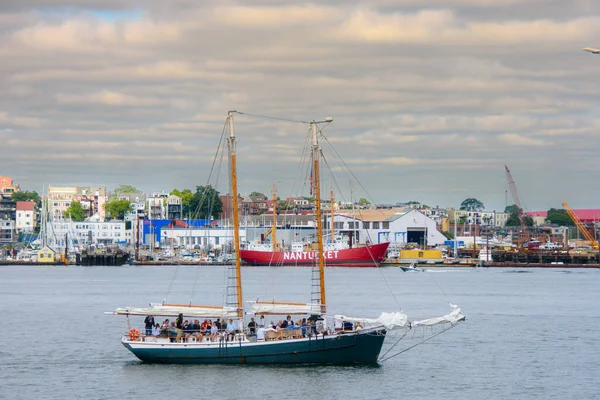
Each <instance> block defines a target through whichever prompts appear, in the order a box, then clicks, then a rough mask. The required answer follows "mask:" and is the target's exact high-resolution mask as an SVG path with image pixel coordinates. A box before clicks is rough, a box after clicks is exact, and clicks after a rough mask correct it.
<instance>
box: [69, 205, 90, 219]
mask: <svg viewBox="0 0 600 400" xmlns="http://www.w3.org/2000/svg"><path fill="white" fill-rule="evenodd" d="M64 216H65V217H66V218H71V219H72V220H73V221H83V220H84V219H85V217H86V216H87V213H86V212H85V210H84V209H83V207H81V203H80V202H78V201H72V202H71V205H70V206H69V208H67V209H66V210H65V213H64Z"/></svg>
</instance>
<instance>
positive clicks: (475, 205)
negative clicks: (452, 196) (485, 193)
mask: <svg viewBox="0 0 600 400" xmlns="http://www.w3.org/2000/svg"><path fill="white" fill-rule="evenodd" d="M460 209H461V210H466V211H481V210H483V209H484V206H483V203H482V202H481V201H479V200H477V199H474V198H472V197H469V198H468V199H465V200H463V202H462V203H460Z"/></svg>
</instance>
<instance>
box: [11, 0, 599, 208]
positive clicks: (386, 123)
mask: <svg viewBox="0 0 600 400" xmlns="http://www.w3.org/2000/svg"><path fill="white" fill-rule="evenodd" d="M586 46H590V47H598V48H600V2H599V1H597V0H572V1H564V0H429V1H423V0H369V1H352V0H350V1H349V0H343V1H342V0H330V1H322V2H318V1H315V2H311V3H307V2H295V1H284V2H282V1H275V0H263V1H246V2H243V1H227V0H225V1H218V2H217V1H214V2H210V1H193V0H170V1H164V0H146V1H134V0H2V1H1V2H0V59H1V60H2V61H1V62H0V99H1V100H0V175H9V176H12V177H13V178H14V179H15V180H16V181H17V182H18V183H20V184H21V186H22V188H23V189H29V190H38V191H41V189H42V186H43V185H57V186H60V185H81V186H87V185H102V186H106V187H107V188H109V189H112V188H114V187H115V186H117V185H119V184H131V185H134V186H136V187H138V188H140V189H142V190H145V191H154V190H171V189H173V188H175V187H177V188H179V189H183V188H186V187H189V188H192V187H194V186H195V185H196V184H204V183H205V182H206V180H207V175H208V169H209V167H210V164H211V162H212V158H213V154H214V151H215V148H216V146H217V144H218V140H219V137H220V134H221V131H222V129H223V124H224V120H225V117H226V115H227V111H228V110H239V111H242V112H246V113H250V114H260V115H268V116H275V117H282V118H288V119H294V120H311V119H319V118H324V117H328V116H331V117H334V118H335V121H334V122H333V123H332V124H331V125H330V126H328V127H327V129H326V130H324V133H325V134H326V136H327V138H328V139H329V141H330V142H331V143H332V144H333V146H334V147H335V149H336V151H337V152H338V153H339V154H340V155H341V156H342V158H343V159H344V161H345V163H346V164H347V165H348V166H349V167H350V168H351V170H352V171H353V172H354V174H355V176H356V177H357V178H358V180H359V181H360V183H354V184H353V186H354V188H355V189H356V191H355V196H356V197H365V196H366V195H367V194H364V193H361V189H360V186H361V185H362V186H364V188H365V189H366V190H367V191H368V195H369V196H370V197H371V198H373V199H374V200H375V201H377V202H382V203H392V202H396V201H407V200H420V201H422V202H425V203H427V204H429V205H432V206H435V205H440V206H458V205H459V204H460V202H461V201H462V200H464V199H465V198H467V197H475V198H477V199H479V200H481V201H483V202H484V203H485V205H486V208H488V209H490V210H491V209H503V208H504V206H505V202H506V190H507V188H508V185H507V183H506V177H505V172H504V164H507V165H508V166H509V168H510V169H511V171H512V173H513V177H514V179H515V181H516V184H517V187H518V189H519V191H520V195H521V198H522V200H523V203H524V205H525V208H526V210H531V211H533V210H546V209H548V208H550V207H560V203H561V202H562V201H568V202H569V203H570V205H571V206H572V207H575V208H594V207H600V203H599V201H598V198H600V189H599V185H598V178H599V176H600V174H599V172H600V163H599V161H598V157H597V152H598V151H599V145H600V140H599V138H598V131H599V128H600V75H599V72H600V55H599V56H597V55H594V54H590V53H586V52H583V51H582V48H583V47H586ZM235 125H236V132H237V137H238V139H239V147H238V157H239V161H238V162H239V168H240V184H239V188H240V191H241V192H242V193H249V192H251V191H253V190H258V191H262V192H265V193H268V192H269V190H270V187H271V185H272V184H273V182H277V185H278V186H279V188H280V191H281V195H282V196H283V195H286V194H298V193H292V192H293V191H294V190H296V189H294V187H296V186H297V185H296V183H297V182H296V181H297V177H298V175H299V174H298V165H299V161H300V159H301V151H302V148H303V145H304V138H305V133H306V130H307V126H306V125H301V124H294V123H287V122H283V121H278V120H266V119H261V118H256V117H252V116H247V115H240V116H236V122H235ZM324 147H325V150H327V146H325V145H324ZM330 160H331V163H332V165H333V164H335V160H334V158H331V159H330ZM334 169H336V168H334ZM327 179H328V178H327ZM327 179H326V181H327ZM336 179H337V182H338V185H339V186H340V187H341V188H342V190H343V191H345V192H346V193H345V194H344V196H345V198H346V199H347V198H348V197H349V194H348V191H347V190H348V187H349V186H350V183H349V181H350V178H349V177H348V176H347V175H338V176H337V178H336ZM295 185H296V186H295ZM328 185H329V183H328V182H325V186H326V187H328ZM225 191H226V190H225ZM508 203H509V204H511V203H512V200H511V199H510V193H509V194H508Z"/></svg>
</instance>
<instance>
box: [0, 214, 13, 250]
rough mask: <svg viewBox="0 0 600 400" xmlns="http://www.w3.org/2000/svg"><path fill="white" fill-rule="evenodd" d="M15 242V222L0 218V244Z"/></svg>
mask: <svg viewBox="0 0 600 400" xmlns="http://www.w3.org/2000/svg"><path fill="white" fill-rule="evenodd" d="M12 242H16V237H15V222H14V221H12V220H10V219H2V218H0V243H3V244H6V243H12Z"/></svg>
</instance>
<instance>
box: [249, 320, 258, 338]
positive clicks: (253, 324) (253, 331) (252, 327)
mask: <svg viewBox="0 0 600 400" xmlns="http://www.w3.org/2000/svg"><path fill="white" fill-rule="evenodd" d="M248 331H249V332H250V334H251V335H254V334H256V322H254V317H252V318H250V322H248Z"/></svg>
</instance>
